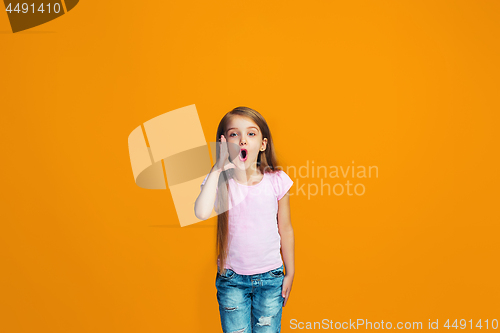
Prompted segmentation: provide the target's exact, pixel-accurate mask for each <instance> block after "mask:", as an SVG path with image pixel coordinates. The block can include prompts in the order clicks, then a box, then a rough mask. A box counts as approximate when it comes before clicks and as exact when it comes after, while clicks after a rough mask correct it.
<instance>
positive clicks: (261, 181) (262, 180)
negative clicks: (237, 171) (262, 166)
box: [232, 172, 267, 187]
mask: <svg viewBox="0 0 500 333" xmlns="http://www.w3.org/2000/svg"><path fill="white" fill-rule="evenodd" d="M266 174H267V172H264V176H262V179H261V180H260V182H258V183H257V184H255V185H245V184H240V183H238V182H237V181H236V180H235V179H234V178H232V179H233V181H234V182H235V183H236V184H238V185H241V186H245V187H255V186H258V185H260V184H262V183H263V182H264V178H266Z"/></svg>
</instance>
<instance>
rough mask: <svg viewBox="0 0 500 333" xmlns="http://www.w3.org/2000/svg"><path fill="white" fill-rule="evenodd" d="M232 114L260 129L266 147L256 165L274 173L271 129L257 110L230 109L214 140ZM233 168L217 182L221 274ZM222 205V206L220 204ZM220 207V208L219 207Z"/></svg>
mask: <svg viewBox="0 0 500 333" xmlns="http://www.w3.org/2000/svg"><path fill="white" fill-rule="evenodd" d="M234 116H243V117H247V118H249V119H250V120H252V121H253V122H254V123H255V124H257V126H258V127H259V129H260V132H261V133H262V138H263V139H264V138H267V147H266V150H265V151H260V152H259V155H258V157H257V167H258V169H259V170H260V172H261V173H262V174H264V173H265V172H268V173H274V172H276V171H278V170H277V167H278V161H277V158H276V153H275V149H274V144H273V139H272V137H271V131H270V130H269V126H267V122H266V120H265V119H264V117H262V115H261V114H260V113H258V112H257V111H255V110H253V109H251V108H248V107H244V106H240V107H237V108H235V109H233V110H232V111H230V112H228V113H226V115H224V117H223V118H222V119H221V121H220V123H219V127H218V128H217V135H216V142H219V141H220V138H221V135H224V136H225V137H226V130H227V125H228V123H229V121H230V119H231V118H232V117H234ZM219 156H220V147H219V145H218V144H217V145H216V157H217V161H218V160H219ZM233 176H234V175H233V170H232V169H229V170H226V171H222V172H221V174H220V177H219V184H218V191H217V192H218V202H219V207H218V210H219V211H221V210H222V211H224V212H223V213H221V214H219V215H218V216H217V242H216V252H217V258H218V259H219V261H220V262H219V266H220V271H221V274H224V272H225V270H226V269H225V267H224V265H225V263H226V259H227V254H228V221H229V213H228V209H227V208H228V205H229V204H228V193H229V183H228V181H229V179H231V178H233ZM221 205H222V206H221ZM221 208H222V209H221Z"/></svg>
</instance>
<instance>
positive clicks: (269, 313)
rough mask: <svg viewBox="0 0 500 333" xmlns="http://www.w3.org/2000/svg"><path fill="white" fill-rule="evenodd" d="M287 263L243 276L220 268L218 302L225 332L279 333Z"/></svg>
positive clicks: (217, 279)
mask: <svg viewBox="0 0 500 333" xmlns="http://www.w3.org/2000/svg"><path fill="white" fill-rule="evenodd" d="M283 279H284V274H283V265H281V267H279V268H276V269H273V270H270V271H268V272H265V273H261V274H255V275H239V274H237V273H235V272H234V271H233V270H231V269H226V272H225V274H224V275H220V269H219V268H218V267H217V278H216V279H215V286H216V287H217V301H218V302H219V312H220V320H221V325H222V331H223V332H224V333H236V332H237V333H243V332H245V333H251V332H255V333H279V332H280V331H281V311H282V307H283V301H284V300H285V299H284V298H283V296H282V295H281V288H282V286H283Z"/></svg>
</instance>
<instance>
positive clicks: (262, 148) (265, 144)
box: [260, 138, 267, 151]
mask: <svg viewBox="0 0 500 333" xmlns="http://www.w3.org/2000/svg"><path fill="white" fill-rule="evenodd" d="M266 148H267V138H264V139H263V140H262V144H261V146H260V150H261V151H265V150H266Z"/></svg>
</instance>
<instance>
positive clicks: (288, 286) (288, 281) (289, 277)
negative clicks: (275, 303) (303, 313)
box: [281, 274, 293, 306]
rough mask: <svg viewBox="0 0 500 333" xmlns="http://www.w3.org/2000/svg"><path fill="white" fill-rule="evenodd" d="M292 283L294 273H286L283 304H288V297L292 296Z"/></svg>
mask: <svg viewBox="0 0 500 333" xmlns="http://www.w3.org/2000/svg"><path fill="white" fill-rule="evenodd" d="M292 284H293V275H288V274H287V275H285V278H284V279H283V286H282V288H281V296H283V297H284V298H285V300H284V301H283V306H285V305H286V302H287V301H288V297H289V296H290V292H291V291H292Z"/></svg>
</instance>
